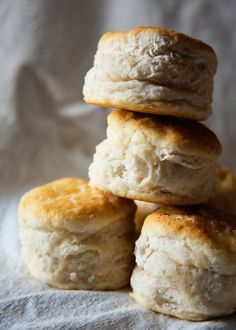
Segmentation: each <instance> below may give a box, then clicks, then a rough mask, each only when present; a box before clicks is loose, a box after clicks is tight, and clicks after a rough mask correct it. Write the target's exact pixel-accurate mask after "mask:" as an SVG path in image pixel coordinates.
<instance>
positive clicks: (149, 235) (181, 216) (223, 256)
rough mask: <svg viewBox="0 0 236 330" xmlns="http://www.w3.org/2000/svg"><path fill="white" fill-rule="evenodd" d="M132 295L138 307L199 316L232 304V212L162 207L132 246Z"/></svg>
mask: <svg viewBox="0 0 236 330" xmlns="http://www.w3.org/2000/svg"><path fill="white" fill-rule="evenodd" d="M135 256H136V263H137V267H136V268H135V270H134V271H133V274H132V276H131V286H132V289H133V294H132V295H133V297H134V299H136V300H137V301H138V302H139V303H140V304H142V305H143V306H145V307H147V308H150V309H152V310H154V311H157V312H160V313H164V314H169V315H173V316H176V317H178V318H182V319H187V320H195V321H202V320H206V319H210V318H215V317H219V316H222V315H227V314H230V313H232V312H234V310H235V308H236V217H235V216H233V215H232V214H230V213H226V212H224V211H221V210H218V209H214V208H211V207H207V206H201V205H200V206H194V207H193V206H192V207H182V208H177V207H162V208H158V210H157V211H156V212H154V213H152V214H151V215H149V216H148V217H147V218H146V220H145V222H144V225H143V228H142V232H141V235H140V237H139V239H138V240H137V242H136V249H135Z"/></svg>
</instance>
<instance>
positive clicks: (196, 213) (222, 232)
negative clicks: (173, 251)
mask: <svg viewBox="0 0 236 330" xmlns="http://www.w3.org/2000/svg"><path fill="white" fill-rule="evenodd" d="M142 232H149V233H151V235H158V236H162V235H165V236H168V237H169V236H170V237H173V238H174V239H180V240H182V239H183V240H189V241H191V243H192V244H193V245H198V246H200V247H201V244H202V246H203V245H205V246H208V247H209V248H210V249H211V250H214V251H217V250H225V251H226V252H227V253H236V216H234V215H232V214H230V213H228V212H225V211H221V210H218V209H216V208H212V207H209V206H204V205H196V206H190V207H178V208H177V207H168V206H167V207H161V208H158V210H157V211H155V212H154V213H152V214H150V215H149V216H148V217H147V218H146V220H145V222H144V226H143V229H142Z"/></svg>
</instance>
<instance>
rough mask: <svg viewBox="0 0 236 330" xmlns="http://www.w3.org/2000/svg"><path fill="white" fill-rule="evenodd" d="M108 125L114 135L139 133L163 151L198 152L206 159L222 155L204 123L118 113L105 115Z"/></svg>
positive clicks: (129, 112)
mask: <svg viewBox="0 0 236 330" xmlns="http://www.w3.org/2000/svg"><path fill="white" fill-rule="evenodd" d="M108 125H109V126H110V127H111V128H112V129H114V130H116V131H117V134H119V132H120V131H121V130H122V131H123V132H125V134H126V135H133V134H134V133H135V132H138V131H139V132H140V133H142V134H143V135H144V137H146V138H147V139H149V141H150V138H152V139H153V140H155V141H156V143H157V144H159V145H160V146H161V147H162V148H176V149H177V150H179V151H180V152H183V153H185V152H186V153H189V154H195V153H197V154H198V155H200V156H203V157H206V158H212V157H213V158H214V157H218V156H219V155H220V153H221V144H220V142H219V140H218V139H217V137H216V135H215V134H214V133H213V132H212V131H211V130H209V129H208V128H207V127H206V126H204V125H203V124H200V123H196V122H194V121H190V120H182V119H176V118H172V117H164V116H157V115H145V114H139V113H135V112H131V111H124V110H117V111H113V112H112V113H111V114H110V115H109V116H108Z"/></svg>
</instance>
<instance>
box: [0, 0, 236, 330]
mask: <svg viewBox="0 0 236 330" xmlns="http://www.w3.org/2000/svg"><path fill="white" fill-rule="evenodd" d="M235 12H236V2H235V1H233V0H228V1H227V2H223V1H220V0H216V1H214V2H213V1H211V0H199V1H194V0H189V1H187V0H185V1H184V0H179V1H175V0H168V1H151V0H147V1H141V0H136V1H134V0H119V1H116V0H99V1H98V0H90V1H83V0H41V1H32V0H21V1H14V0H9V1H4V0H0V18H1V29H0V45H1V47H0V62H1V74H0V251H1V254H0V329H24V330H26V329H122V330H123V329H142V330H145V329H173V330H177V329H191V330H193V329H197V330H199V329H212V330H213V329H214V330H216V329H235V328H236V316H234V315H233V316H229V317H226V318H222V319H220V320H215V321H209V322H202V323H193V322H187V321H183V320H177V319H174V318H171V317H168V316H164V315H160V314H157V313H153V312H151V311H147V310H145V309H143V308H142V307H140V306H139V305H137V304H136V303H135V302H134V301H133V300H132V299H131V298H130V296H129V294H128V292H129V289H128V288H127V289H124V290H120V291H117V292H88V291H62V290H56V289H53V288H49V287H46V286H45V285H42V284H40V283H38V282H36V281H35V280H33V279H32V278H31V277H30V276H29V275H28V274H27V271H26V270H25V269H24V268H23V267H22V266H21V262H20V243H19V238H18V223H17V205H18V202H19V198H20V197H21V196H22V194H23V193H24V192H25V191H26V190H28V189H29V188H31V187H34V186H36V185H39V184H42V183H44V182H47V181H49V180H53V179H57V178H60V177H65V176H77V177H84V178H86V177H87V168H88V166H89V164H90V163H91V159H92V154H93V153H94V151H95V145H97V144H98V143H99V142H100V141H102V140H103V139H104V137H105V129H106V116H107V113H108V111H107V110H105V109H99V108H97V107H94V106H89V105H88V106H86V105H84V103H83V102H82V86H83V78H84V75H85V73H86V72H87V70H88V69H89V68H90V67H91V66H92V61H93V56H94V53H95V50H96V47H97V41H98V39H99V37H100V36H101V34H102V33H104V32H105V31H108V30H125V29H130V28H133V27H135V26H138V25H160V26H165V27H169V28H172V29H175V30H179V31H183V32H186V33H188V34H191V35H193V36H195V37H199V38H200V39H203V40H205V41H206V42H209V43H210V44H212V45H213V46H214V48H215V49H216V52H217V54H218V59H219V69H218V74H217V76H216V78H215V93H214V108H213V116H212V117H211V119H210V120H209V121H208V123H209V125H210V127H211V128H213V129H214V131H215V132H216V133H217V135H218V136H219V138H220V140H221V142H222V145H223V149H224V152H223V156H222V161H223V162H224V163H225V164H226V165H229V166H231V168H233V169H236V153H235V152H234V150H235V147H236V130H235V127H236V116H235V114H234V111H235V109H234V108H235V102H236V98H235V89H236V78H235V74H234V72H235V69H236V61H235V58H236V46H235V45H236V43H235V40H236V21H235Z"/></svg>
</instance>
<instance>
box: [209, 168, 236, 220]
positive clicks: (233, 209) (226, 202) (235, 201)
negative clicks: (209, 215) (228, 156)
mask: <svg viewBox="0 0 236 330" xmlns="http://www.w3.org/2000/svg"><path fill="white" fill-rule="evenodd" d="M207 204H209V205H211V206H213V207H216V208H219V209H222V210H225V211H228V212H230V213H233V214H235V215H236V177H235V174H234V172H233V171H231V170H230V169H229V168H227V167H226V166H221V165H218V166H217V167H216V176H215V184H214V189H213V192H212V194H211V196H210V198H209V200H208V202H207Z"/></svg>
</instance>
